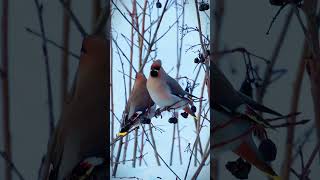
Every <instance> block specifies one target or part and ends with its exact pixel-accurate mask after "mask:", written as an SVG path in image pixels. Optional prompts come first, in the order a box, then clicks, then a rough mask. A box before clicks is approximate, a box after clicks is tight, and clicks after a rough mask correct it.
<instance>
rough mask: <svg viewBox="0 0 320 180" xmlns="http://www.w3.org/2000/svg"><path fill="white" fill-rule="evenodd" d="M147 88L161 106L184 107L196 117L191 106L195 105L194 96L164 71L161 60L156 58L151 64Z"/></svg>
mask: <svg viewBox="0 0 320 180" xmlns="http://www.w3.org/2000/svg"><path fill="white" fill-rule="evenodd" d="M147 89H148V91H149V94H150V96H151V98H152V100H153V101H154V102H155V103H156V104H157V105H158V106H160V107H161V108H169V109H168V110H170V109H183V110H184V111H185V112H186V113H188V114H190V115H192V116H193V117H195V112H194V111H193V110H192V109H191V108H190V106H193V100H192V97H194V96H192V95H191V94H189V93H188V92H186V91H184V90H183V89H182V87H181V86H180V85H179V83H178V82H177V81H176V80H175V79H173V78H172V77H170V76H169V75H168V74H167V73H166V72H165V71H164V69H163V68H162V63H161V60H156V61H154V62H153V63H152V65H151V69H150V75H149V78H148V80H147ZM193 109H194V108H193Z"/></svg>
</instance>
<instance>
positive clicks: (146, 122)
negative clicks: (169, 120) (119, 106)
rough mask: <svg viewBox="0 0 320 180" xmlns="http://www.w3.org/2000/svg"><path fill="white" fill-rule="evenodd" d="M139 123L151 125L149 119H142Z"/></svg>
mask: <svg viewBox="0 0 320 180" xmlns="http://www.w3.org/2000/svg"><path fill="white" fill-rule="evenodd" d="M140 123H141V124H150V123H151V119H149V118H142V119H141V120H140Z"/></svg>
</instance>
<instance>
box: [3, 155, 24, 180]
mask: <svg viewBox="0 0 320 180" xmlns="http://www.w3.org/2000/svg"><path fill="white" fill-rule="evenodd" d="M0 156H1V157H2V158H3V159H4V160H5V161H6V163H8V165H9V167H10V169H12V170H13V172H15V173H16V175H17V176H18V177H19V179H20V180H24V177H23V176H22V174H21V172H20V171H19V170H18V168H17V167H16V165H15V164H14V163H13V162H12V161H11V160H10V159H9V157H8V156H7V154H6V153H5V152H2V151H0Z"/></svg>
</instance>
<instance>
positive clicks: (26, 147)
mask: <svg viewBox="0 0 320 180" xmlns="http://www.w3.org/2000/svg"><path fill="white" fill-rule="evenodd" d="M204 1H205V0H204ZM2 2H3V1H1V5H0V8H1V9H2V8H3V7H2ZM40 2H42V3H43V18H44V25H45V32H46V35H47V37H48V38H49V39H51V40H54V41H55V42H57V43H58V44H60V45H62V44H63V29H64V26H63V19H64V16H63V15H64V10H63V6H62V5H61V3H60V2H59V1H49V0H42V1H40ZM115 2H117V1H115ZM123 2H125V3H126V5H127V6H128V8H129V9H130V10H131V5H130V2H131V1H129V0H128V1H127V0H123ZM139 2H140V1H139ZM154 2H156V1H154ZM160 2H161V3H162V6H163V5H164V3H165V1H164V0H160ZM199 2H200V1H199ZM205 2H206V1H205ZM117 3H118V2H117ZM71 4H72V5H71V7H72V10H73V11H74V13H75V14H76V16H77V17H78V19H79V20H80V22H81V24H82V25H83V26H84V27H85V29H86V30H87V32H90V30H91V27H92V22H93V20H92V19H93V17H94V6H93V4H94V3H92V1H85V0H77V1H72V3H71ZM141 4H143V3H141ZM119 7H120V8H121V7H122V6H121V5H119ZM185 7H186V9H185V22H186V24H188V25H189V26H191V27H195V26H197V24H196V23H197V22H196V18H195V14H194V13H195V7H194V1H191V0H188V1H186V6H185ZM210 8H213V9H215V7H214V5H213V4H212V3H211V4H210ZM224 10H225V11H224V16H223V23H222V29H221V36H220V37H221V41H220V48H221V49H224V48H226V49H228V48H229V49H231V48H235V47H239V46H241V47H245V48H246V49H247V50H248V51H250V52H254V53H255V54H257V55H259V56H262V57H265V58H267V59H269V58H270V57H271V54H272V52H273V51H274V50H275V48H276V42H277V40H278V38H279V35H280V33H281V30H282V29H283V24H284V21H285V18H286V16H287V14H288V10H289V8H288V7H286V8H284V10H283V11H282V13H281V14H280V15H279V17H278V18H277V20H276V21H275V23H274V25H273V27H272V29H271V31H270V34H269V35H266V34H265V33H266V31H267V29H268V26H269V23H270V22H271V20H272V18H273V16H274V15H275V13H276V11H277V10H278V8H277V7H275V6H272V5H270V3H269V1H267V0H264V1H255V0H247V1H232V0H225V1H224ZM113 11H114V14H113V15H114V16H115V18H116V20H113V21H112V23H113V25H114V26H113V27H114V29H113V30H112V32H113V33H114V32H115V31H118V33H119V34H120V33H123V34H125V35H126V36H127V37H130V35H129V34H130V29H129V28H128V27H129V26H128V24H127V22H126V21H125V20H124V19H123V17H122V15H119V13H118V12H117V11H116V10H113ZM179 11H180V12H181V9H180V10H179ZM161 12H162V11H161V10H159V13H161ZM175 12H176V11H175V8H174V5H173V6H172V7H171V8H170V9H169V10H168V12H167V13H168V14H166V15H165V16H164V20H163V24H161V26H160V30H159V34H163V33H164V32H165V31H166V30H168V28H169V26H170V25H172V23H173V22H174V21H175V20H176V14H175ZM124 13H126V12H125V10H124ZM153 15H154V18H156V17H157V16H158V14H157V10H156V9H155V8H154V13H153ZM208 15H209V14H208ZM126 16H127V17H129V16H128V14H126ZM201 19H202V25H203V33H204V34H208V35H210V34H209V25H208V23H209V20H208V18H207V17H206V15H204V14H202V15H201ZM129 20H131V19H129ZM303 20H304V18H303ZM117 22H118V24H117ZM180 23H181V22H180ZM162 25H163V26H162ZM26 27H28V28H31V29H33V30H35V31H37V32H40V28H39V21H38V17H37V9H36V6H35V4H34V1H31V0H29V1H18V0H11V1H10V2H9V33H8V40H9V52H8V53H9V81H10V82H9V84H10V86H9V88H10V131H11V142H12V160H13V162H14V163H15V165H16V167H17V168H18V169H19V170H20V172H21V173H22V174H23V176H24V177H25V179H36V178H37V173H38V168H39V165H40V162H41V158H42V156H43V154H44V153H45V152H46V148H47V141H48V137H49V123H48V122H49V115H48V114H49V109H48V94H47V85H46V73H45V63H44V57H43V54H42V49H41V38H39V37H37V36H34V35H32V34H30V33H29V32H27V31H26V29H25V28H26ZM120 27H122V28H120ZM124 28H127V29H124ZM176 30H177V29H176V26H174V27H173V28H172V29H171V30H170V31H169V32H168V33H167V34H166V36H164V37H163V38H162V39H161V40H160V41H159V42H158V43H157V48H158V51H157V57H158V58H160V59H162V61H163V62H166V63H165V64H164V68H165V70H166V71H167V72H170V70H171V69H172V68H173V70H172V71H171V72H170V75H172V76H173V77H175V75H176V68H175V65H176V61H177V58H176V57H177V55H176ZM69 32H70V34H69V41H70V44H69V48H70V49H69V50H70V51H72V52H74V53H76V54H79V52H80V48H81V41H82V38H81V34H80V33H79V31H78V30H77V28H76V26H75V25H74V23H72V22H70V31H69ZM210 36H211V37H214V36H213V35H212V34H211V35H210ZM118 40H119V43H121V45H122V46H123V50H124V52H125V53H126V54H127V53H129V50H128V49H127V48H128V44H127V42H126V41H125V40H124V38H122V36H121V34H120V35H118ZM303 40H304V34H303V31H302V30H301V27H300V26H299V23H298V21H297V18H296V16H293V17H292V20H291V22H290V24H289V29H288V32H287V33H286V36H285V40H284V42H283V45H282V46H281V49H280V52H279V56H278V60H277V62H276V64H275V67H276V68H279V69H286V70H287V71H286V72H287V73H286V74H285V75H284V76H282V78H280V79H279V80H277V81H275V82H274V83H272V84H271V85H270V86H269V88H268V89H267V92H266V95H265V98H264V104H265V105H267V106H269V107H272V108H274V109H276V110H277V111H279V112H281V113H283V114H286V113H288V112H289V111H290V105H291V96H292V87H293V81H294V79H295V76H296V73H297V70H298V66H299V60H300V55H301V53H302V49H303ZM1 41H2V39H1ZM194 43H196V44H197V43H199V36H198V34H197V33H190V34H189V35H186V37H185V39H184V42H183V49H184V50H183V51H182V58H181V59H182V60H181V69H180V73H179V74H180V75H181V76H188V77H189V78H194V77H195V72H196V71H193V70H194V68H195V66H196V64H194V63H193V59H194V58H195V57H196V56H197V55H198V53H197V52H193V51H192V50H190V51H188V52H185V50H186V48H188V46H189V45H191V44H194ZM1 48H3V47H1ZM196 49H197V48H196ZM196 49H195V50H196ZM0 53H1V52H0ZM48 56H49V64H50V75H51V82H52V97H53V112H54V119H55V121H57V120H58V119H59V115H60V112H61V102H62V90H61V89H62V86H61V84H62V82H61V78H62V75H61V74H62V72H61V69H62V59H63V53H62V51H61V50H59V49H58V48H56V47H54V46H52V45H50V44H48ZM117 56H118V55H117V54H115V53H114V54H113V57H114V59H113V60H114V67H113V69H112V72H113V74H114V82H116V83H114V86H115V87H114V88H115V94H114V103H115V105H114V107H115V108H114V110H115V115H117V116H118V117H119V118H120V117H121V115H122V111H123V108H124V105H125V101H124V97H123V95H124V92H123V79H122V73H119V71H118V70H120V71H122V70H121V66H119V61H118V60H116V59H117ZM152 57H154V54H152ZM135 58H136V57H135ZM68 62H69V63H68V64H69V67H68V70H69V75H68V80H69V83H68V84H69V85H70V84H71V82H72V80H73V77H74V74H75V71H76V68H77V64H78V60H77V59H76V58H74V57H72V56H69V60H68ZM135 62H137V61H135ZM220 62H221V68H222V70H223V72H224V73H225V74H226V75H227V77H228V78H229V80H230V81H231V82H232V83H233V85H234V86H235V87H236V88H239V87H240V85H241V83H242V81H243V79H244V75H245V73H244V71H245V67H244V63H243V60H242V56H241V54H237V53H235V54H230V55H225V56H224V57H223V58H222V59H221V61H220ZM254 62H255V63H256V64H257V65H258V66H259V69H260V70H259V72H261V73H263V72H264V68H265V64H264V63H261V62H260V61H254ZM116 63H118V64H116ZM123 63H124V68H125V73H128V70H129V66H128V63H127V62H126V60H125V59H123ZM135 66H138V65H137V64H136V65H135ZM149 67H150V63H148V64H147V65H146V67H145V71H144V73H145V75H146V76H148V75H147V72H148V71H147V70H148V68H149ZM231 70H233V73H232V71H231ZM234 72H236V73H234ZM201 77H202V78H203V75H202V76H201ZM118 81H119V83H118ZM179 82H180V84H181V85H182V87H185V86H186V84H185V83H186V82H185V81H184V80H181V81H179ZM199 82H201V81H200V80H199ZM126 83H128V82H126ZM199 89H200V87H197V88H196V89H195V94H199ZM2 90H3V87H2V84H1V85H0V91H2ZM127 93H128V92H127ZM116 97H117V98H116ZM300 97H301V98H300V101H299V111H301V112H302V114H301V115H300V116H299V119H311V122H309V123H308V124H307V125H304V126H298V127H297V128H296V131H295V134H296V135H295V142H299V139H303V137H304V133H305V132H306V131H308V130H309V129H310V127H312V126H313V122H314V120H313V117H314V115H313V112H314V110H313V105H312V97H311V93H310V83H309V77H308V76H307V74H306V73H305V74H304V76H303V81H302V86H301V95H300ZM1 100H2V97H1ZM2 109H3V106H2V103H0V117H1V120H2V117H3V112H2ZM168 117H170V113H166V114H165V115H164V117H163V118H162V119H161V118H157V119H153V120H152V123H154V124H155V125H157V126H159V127H160V128H161V129H164V130H165V132H163V133H160V132H159V131H154V136H155V139H156V143H157V148H158V151H159V153H160V154H161V156H162V157H164V159H165V160H166V161H169V159H170V150H171V149H170V148H171V145H172V141H171V140H172V131H173V126H172V125H171V124H169V123H168V121H167V119H168ZM191 121H192V119H190V118H188V119H181V118H180V119H179V123H180V124H179V126H180V128H183V127H185V128H184V129H183V130H182V131H181V134H183V137H184V138H186V140H182V139H181V150H182V154H183V160H182V162H183V164H182V165H180V162H179V161H180V160H179V154H178V147H176V145H177V144H176V145H175V150H174V159H173V166H172V168H173V169H174V170H175V172H177V173H179V175H180V174H181V175H182V177H183V175H184V173H185V169H186V165H187V161H188V157H189V155H190V153H188V152H184V150H185V148H186V146H187V145H188V142H191V143H192V142H193V140H194V139H193V138H194V137H195V132H194V130H195V129H194V124H193V123H192V122H191ZM116 122H117V121H116ZM0 129H1V130H0V131H1V135H0V150H1V151H2V150H3V149H4V142H3V133H2V132H3V124H2V123H1V124H0ZM117 130H118V127H117V126H115V131H117ZM206 130H208V129H207V128H205V129H203V138H202V136H201V138H202V139H203V140H202V141H203V142H202V143H203V144H205V143H206V140H207V139H206V138H207V137H208V134H207V133H205V132H206ZM269 133H270V138H271V139H272V140H273V141H274V142H275V143H276V145H277V148H278V156H277V159H276V161H275V162H273V163H272V165H273V167H274V169H275V171H276V172H278V173H280V169H281V164H282V162H283V159H284V158H283V157H284V154H285V153H286V152H285V149H284V144H285V138H286V129H285V128H284V129H280V130H279V131H277V132H275V131H269ZM301 137H302V138H301ZM315 142H316V136H315V132H312V133H311V137H310V138H309V140H308V141H307V142H306V145H305V146H304V149H303V152H304V155H305V159H307V158H308V157H309V156H310V153H311V151H312V150H313V148H314V146H315ZM131 145H132V143H131ZM145 148H146V149H145V152H148V154H147V155H146V158H148V161H147V163H148V166H145V164H144V163H142V166H141V167H139V166H138V167H136V168H135V169H134V168H132V163H131V162H128V163H126V164H125V165H122V164H121V165H119V169H118V173H117V174H118V175H119V176H127V175H128V176H137V177H140V178H141V177H144V178H143V179H149V178H148V176H149V174H151V175H150V176H151V177H152V178H151V179H155V178H156V177H155V176H158V175H157V174H160V175H161V176H160V175H159V177H164V178H163V179H166V178H167V179H169V178H171V177H172V176H171V175H172V174H170V172H169V170H168V169H167V168H166V167H165V166H164V165H161V166H160V167H157V165H156V163H155V158H154V154H153V151H152V149H150V146H149V145H148V144H147V143H146V144H145ZM128 149H129V150H128V156H130V157H132V155H131V153H132V147H130V144H129V147H128ZM294 152H296V149H295V151H294ZM236 158H237V157H236V156H235V155H234V154H232V153H225V154H224V155H223V156H221V157H220V158H219V159H218V164H219V168H218V172H219V173H218V177H219V178H218V179H223V180H229V179H230V180H232V179H235V178H234V177H233V176H232V175H231V174H230V173H229V172H228V171H227V170H226V169H225V168H224V165H225V163H226V162H227V161H231V160H232V161H233V160H235V159H236ZM206 165H207V164H206ZM151 166H152V168H150V167H151ZM318 167H319V161H318V157H317V158H316V160H315V161H314V163H313V164H312V165H311V173H310V176H309V177H310V179H317V177H318V176H319V172H317V169H318ZM293 168H295V169H297V170H300V162H299V161H298V160H295V161H294V165H293ZM195 169H196V167H195V166H194V161H193V160H192V163H191V166H190V175H188V177H191V174H192V172H194V171H195ZM127 172H129V173H130V174H126V173H127ZM208 174H209V168H207V166H205V167H204V168H203V170H202V172H201V174H200V177H201V178H200V177H199V179H208V178H209V177H208ZM153 177H155V178H153ZM263 178H266V177H265V176H264V174H263V173H261V172H260V171H258V170H256V169H255V168H253V169H252V170H251V173H250V175H249V179H263ZM0 179H4V161H3V159H1V160H0ZM13 179H18V177H17V176H16V175H15V174H14V173H13ZM290 179H297V178H296V177H295V176H294V175H291V178H290Z"/></svg>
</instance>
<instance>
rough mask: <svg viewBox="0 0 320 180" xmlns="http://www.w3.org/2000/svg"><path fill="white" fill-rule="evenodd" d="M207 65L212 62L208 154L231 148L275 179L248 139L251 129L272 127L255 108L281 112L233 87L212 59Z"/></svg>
mask: <svg viewBox="0 0 320 180" xmlns="http://www.w3.org/2000/svg"><path fill="white" fill-rule="evenodd" d="M211 65H212V66H213V68H212V72H211V73H212V75H211V76H210V78H211V82H212V83H213V86H212V87H213V89H212V91H213V93H211V95H212V96H211V98H210V106H211V108H212V113H213V116H212V117H213V122H212V125H211V135H212V138H211V141H212V142H211V153H213V154H212V155H213V156H218V155H219V154H220V153H221V152H224V151H227V150H230V151H233V152H234V153H235V154H237V155H239V156H240V157H241V158H243V159H245V160H246V161H248V162H249V163H251V164H252V165H254V166H255V167H257V168H258V169H260V170H261V171H263V172H265V173H266V174H267V175H269V176H271V177H272V178H273V179H279V176H278V175H277V174H276V173H275V172H274V171H273V169H272V168H271V167H270V165H269V164H268V163H267V162H265V161H264V159H263V157H262V154H261V153H260V152H259V150H258V148H257V146H256V144H255V143H254V141H253V139H252V132H253V131H255V129H260V130H261V129H262V131H263V132H265V130H264V129H265V128H269V127H272V126H271V125H270V124H269V123H268V122H267V121H266V120H264V119H263V118H262V117H261V116H260V115H259V114H257V113H256V112H255V110H257V111H262V112H267V113H270V114H273V115H277V116H282V115H281V114H280V113H278V112H276V111H274V110H271V109H269V108H267V107H265V106H263V105H260V104H258V103H257V102H255V101H254V100H252V99H251V98H249V97H248V96H246V95H244V94H242V93H241V92H238V91H237V90H235V89H234V88H233V86H232V85H231V83H230V82H229V81H228V80H227V79H226V77H225V76H224V74H223V73H222V72H221V71H220V70H219V69H218V67H217V66H216V65H215V64H214V63H212V64H211Z"/></svg>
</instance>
